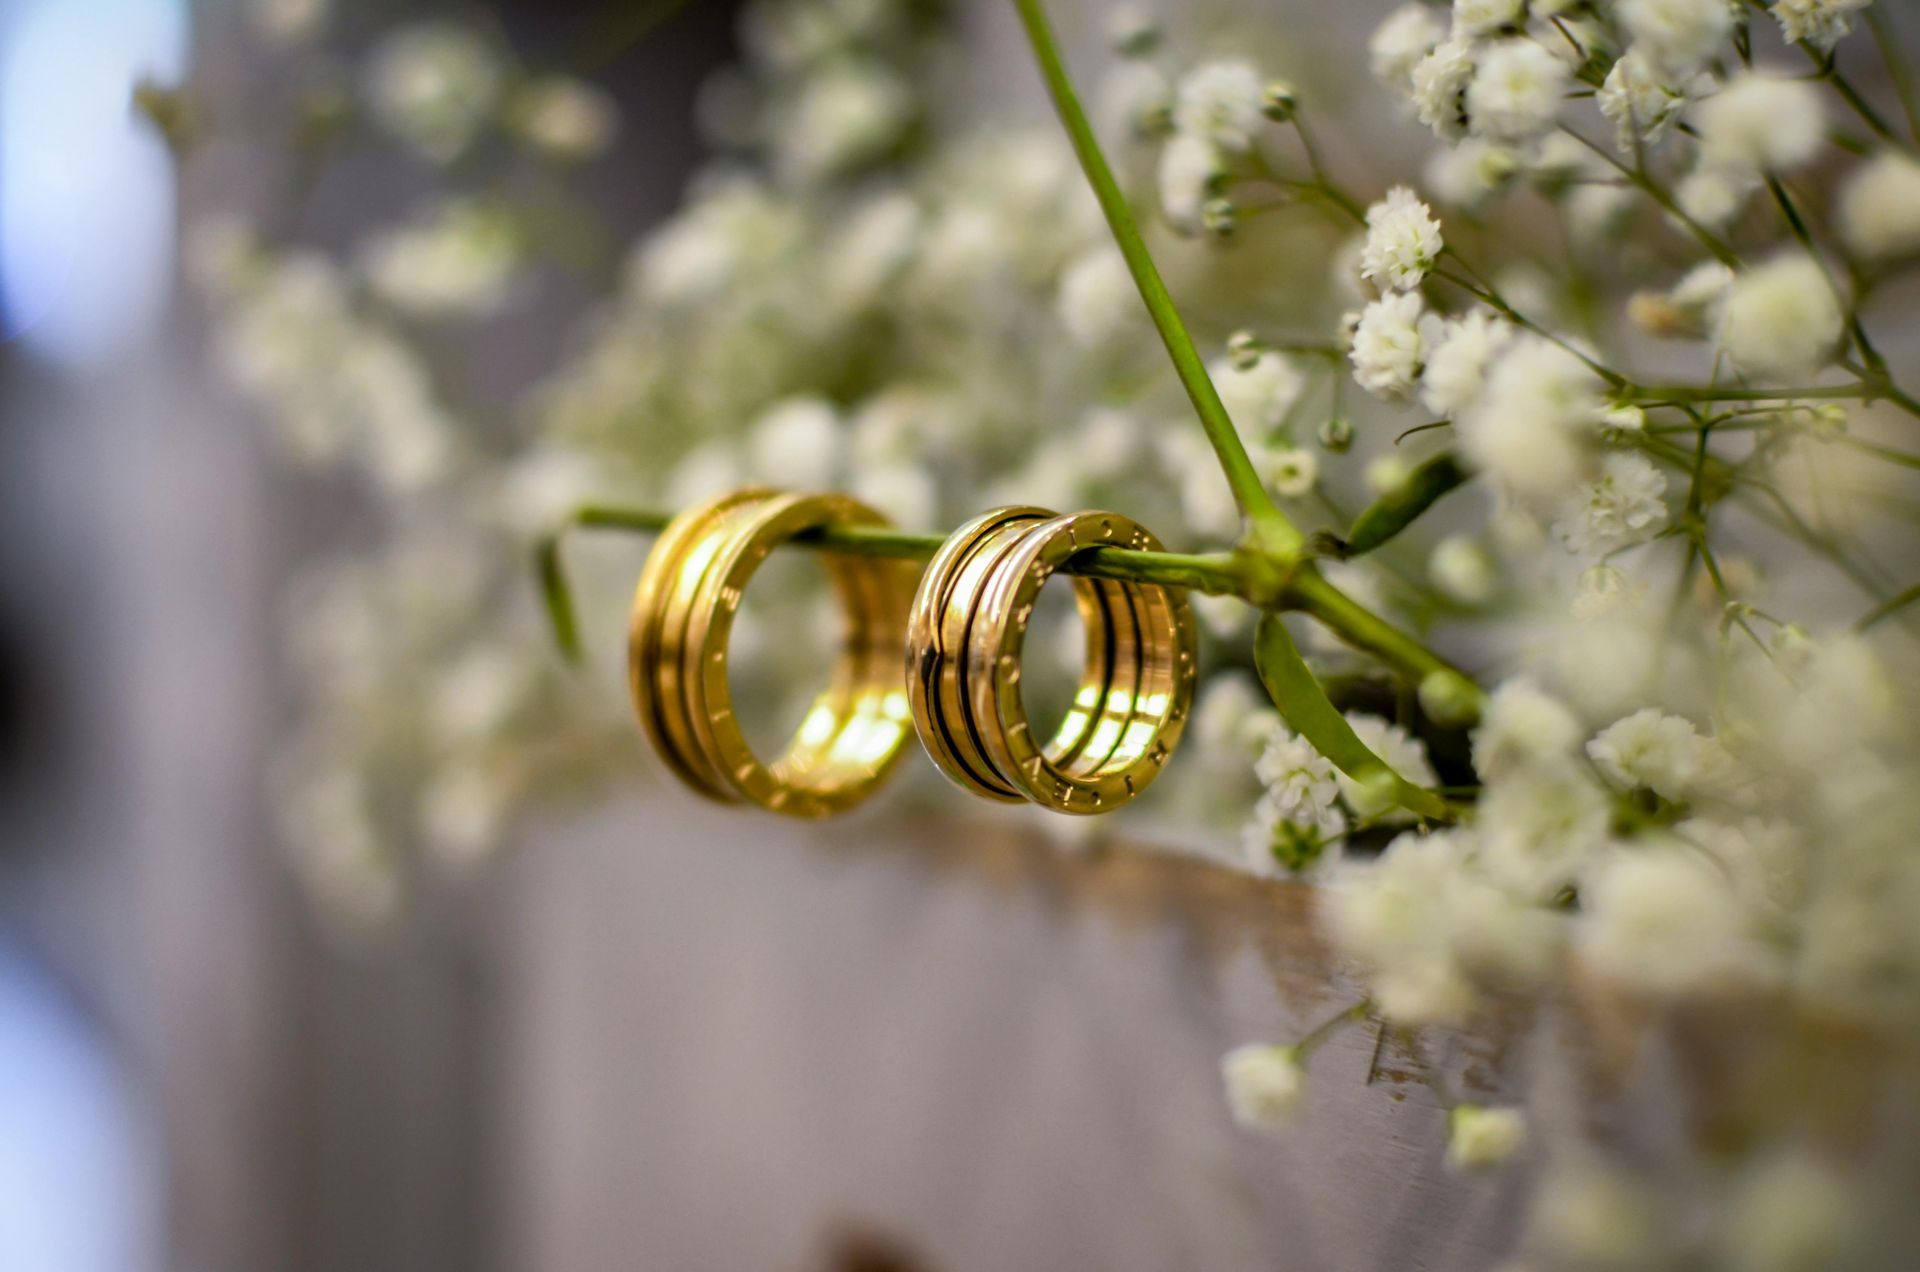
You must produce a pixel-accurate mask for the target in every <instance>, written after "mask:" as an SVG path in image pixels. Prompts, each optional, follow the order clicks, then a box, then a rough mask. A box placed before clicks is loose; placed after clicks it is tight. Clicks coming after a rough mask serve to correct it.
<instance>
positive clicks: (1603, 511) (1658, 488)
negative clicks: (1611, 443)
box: [1553, 451, 1667, 556]
mask: <svg viewBox="0 0 1920 1272" xmlns="http://www.w3.org/2000/svg"><path fill="white" fill-rule="evenodd" d="M1666 493H1667V479H1666V477H1665V476H1664V475H1663V474H1662V473H1661V472H1660V470H1659V469H1658V468H1656V467H1654V465H1653V461H1652V460H1650V459H1648V458H1647V457H1646V456H1645V455H1642V454H1641V453H1640V452H1639V451H1611V452H1609V453H1608V454H1607V457H1606V458H1605V459H1604V460H1602V461H1601V464H1600V474H1599V476H1597V477H1595V478H1594V479H1593V480H1592V481H1590V482H1586V483H1585V484H1583V485H1582V486H1581V487H1580V488H1579V489H1578V490H1576V491H1574V492H1572V493H1571V494H1570V495H1569V497H1568V500H1567V506H1566V508H1565V509H1564V510H1563V512H1562V514H1561V516H1560V518H1559V519H1558V520H1557V521H1555V522H1554V523H1553V532H1554V533H1555V534H1556V535H1558V536H1559V537H1560V540H1561V542H1563V543H1565V544H1566V545H1567V551H1569V552H1572V553H1574V554H1576V555H1578V556H1606V555H1607V554H1609V553H1612V552H1617V551H1619V550H1620V549H1621V548H1625V547H1630V546H1632V545H1633V544H1636V543H1644V542H1646V541H1647V540H1648V539H1651V538H1652V537H1653V536H1654V535H1656V534H1658V533H1659V532H1660V531H1661V529H1662V528H1663V527H1665V525H1666V524H1667V503H1666Z"/></svg>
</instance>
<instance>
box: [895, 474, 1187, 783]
mask: <svg viewBox="0 0 1920 1272" xmlns="http://www.w3.org/2000/svg"><path fill="white" fill-rule="evenodd" d="M1104 546H1118V547H1129V548H1148V549H1158V548H1159V547H1160V543H1159V540H1157V539H1155V538H1154V537H1153V536H1152V535H1151V534H1149V533H1148V532H1147V531H1146V530H1145V529H1143V528H1142V527H1140V526H1139V525H1137V524H1136V523H1134V522H1133V521H1131V520H1129V519H1127V518H1125V517H1122V516H1119V515H1117V514H1113V513H1104V512H1088V513H1076V514H1074V515H1072V516H1065V517H1058V516H1052V515H1051V514H1048V513H1046V512H1044V511H1043V510H1041V509H1038V508H1020V507H1014V508H1001V509H996V510H995V511H993V512H990V513H987V514H985V515H984V516H982V517H978V518H976V519H974V520H973V521H971V522H968V523H967V524H966V525H965V526H962V527H961V528H960V529H959V530H958V531H956V532H955V533H954V535H953V536H952V537H951V538H950V539H949V540H948V541H947V542H946V543H945V544H944V545H942V547H941V550H940V552H939V553H938V554H937V555H936V556H935V557H934V560H933V563H932V564H931V565H930V566H929V567H928V569H927V572H926V574H925V575H924V576H923V577H922V579H921V584H920V588H919V590H918V592H917V593H916V594H915V597H914V610H913V616H912V618H911V620H910V622H909V632H910V638H909V639H910V641H911V644H910V649H909V667H910V671H909V675H908V696H909V700H910V701H911V703H912V706H913V719H914V727H915V729H916V731H918V733H919V734H920V737H921V740H922V742H923V743H925V745H926V747H927V750H928V752H929V754H931V755H932V756H933V758H934V761H935V763H937V764H938V765H939V766H940V768H941V769H942V770H943V771H944V772H946V774H947V775H948V776H949V777H951V778H953V779H954V780H955V781H957V782H959V783H960V785H962V786H963V787H966V788H967V789H969V790H972V791H975V792H976V793H978V794H982V795H985V796H987V797H989V798H993V799H1000V800H1020V799H1028V800H1033V801H1035V802H1037V803H1040V804H1042V805H1045V806H1046V807H1048V808H1053V809H1056V810H1058V811H1061V812H1068V813H1098V812H1106V811H1108V810H1110V809H1113V808H1116V807H1118V806H1119V805H1121V804H1124V803H1125V802H1126V801H1127V800H1129V799H1131V798H1133V797H1134V796H1135V795H1137V794H1139V793H1140V792H1141V791H1143V790H1145V789H1146V788H1147V785H1148V784H1149V783H1150V782H1152V780H1153V779H1154V777H1156V776H1157V775H1158V774H1159V771H1160V769H1161V767H1162V766H1163V765H1164V764H1165V762H1166V759H1167V757H1168V755H1170V754H1171V753H1172V751H1173V748H1174V746H1175V745H1177V744H1178V742H1179V739H1180V735H1181V733H1182V731H1183V730H1184V729H1185V726H1186V719H1187V716H1188V714H1189V713H1190V710H1191V706H1192V699H1193V686H1194V676H1195V663H1194V627H1193V616H1192V610H1191V607H1190V606H1189V605H1188V602H1187V599H1186V595H1185V594H1184V593H1181V592H1174V591H1171V590H1169V589H1167V588H1164V587H1159V586H1156V585H1150V584H1136V583H1123V582H1117V581H1113V580H1105V579H1089V578H1075V579H1074V580H1073V582H1074V599H1075V602H1076V604H1077V606H1078V608H1079V612H1080V618H1081V623H1082V626H1083V627H1084V628H1085V630H1086V663H1085V668H1084V670H1083V671H1082V673H1081V679H1080V684H1079V687H1078V689H1077V690H1076V692H1075V695H1074V701H1073V705H1072V707H1071V708H1070V709H1069V711H1068V713H1067V715H1066V718H1065V719H1064V720H1062V721H1061V724H1060V726H1059V728H1058V729H1057V730H1056V731H1055V732H1054V735H1053V737H1052V738H1051V739H1049V740H1048V741H1047V742H1045V743H1044V744H1042V743H1041V742H1039V741H1038V740H1036V739H1035V738H1034V737H1033V736H1032V728H1031V725H1030V723H1029V721H1028V720H1027V716H1026V710H1025V706H1024V704H1023V703H1022V701H1021V695H1020V674H1021V647H1022V645H1023V644H1024V641H1025V637H1026V630H1027V624H1028V622H1029V621H1030V620H1031V618H1032V614H1033V604H1034V599H1035V598H1036V597H1037V596H1038V595H1039V591H1040V588H1041V587H1042V586H1043V585H1044V584H1045V583H1046V581H1047V579H1048V578H1049V577H1051V576H1052V575H1053V574H1054V573H1055V572H1056V571H1057V570H1058V569H1059V568H1060V566H1061V565H1063V564H1065V562H1066V561H1067V560H1068V559H1069V558H1071V557H1073V556H1074V555H1076V554H1078V553H1080V552H1082V551H1085V550H1087V549H1090V548H1096V547H1104Z"/></svg>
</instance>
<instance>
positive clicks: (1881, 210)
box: [1840, 150, 1920, 260]
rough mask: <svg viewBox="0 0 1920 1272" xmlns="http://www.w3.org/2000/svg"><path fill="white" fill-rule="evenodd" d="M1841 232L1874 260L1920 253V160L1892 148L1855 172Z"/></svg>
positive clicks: (1843, 202) (1844, 198)
mask: <svg viewBox="0 0 1920 1272" xmlns="http://www.w3.org/2000/svg"><path fill="white" fill-rule="evenodd" d="M1840 233H1841V234H1842V236H1844V237H1845V239H1846V240H1847V246H1849V247H1851V248H1852V249H1853V250H1854V251H1855V252H1858V253H1859V254H1860V255H1861V256H1864V257H1867V258H1869V259H1872V260H1885V259H1887V258H1890V257H1896V256H1910V255H1912V254H1914V253H1915V252H1920V162H1916V161H1915V160H1914V159H1913V158H1911V157H1910V156H1908V155H1905V154H1901V153H1899V152H1897V151H1892V150H1889V151H1885V152H1883V153H1881V154H1880V155H1878V156H1877V157H1875V158H1874V159H1873V160H1872V161H1870V162H1869V163H1867V164H1865V165H1864V166H1862V167H1861V168H1860V170H1859V171H1858V172H1856V173H1854V174H1853V176H1852V178H1851V179H1849V180H1848V182H1847V184H1846V188H1845V189H1844V190H1843V191H1842V192H1841V195H1840Z"/></svg>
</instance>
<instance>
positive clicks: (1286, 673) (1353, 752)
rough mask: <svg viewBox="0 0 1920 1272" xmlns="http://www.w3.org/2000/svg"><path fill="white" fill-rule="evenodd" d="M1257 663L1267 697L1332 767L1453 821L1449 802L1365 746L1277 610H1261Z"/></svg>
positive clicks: (1403, 803) (1424, 811) (1409, 805)
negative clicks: (1392, 767)
mask: <svg viewBox="0 0 1920 1272" xmlns="http://www.w3.org/2000/svg"><path fill="white" fill-rule="evenodd" d="M1253 661H1254V666H1255V667H1257V668H1258V669H1259V671H1260V683H1261V684H1263V685H1265V686H1266V687H1267V696H1269V697H1270V698H1272V699H1273V705H1274V706H1276V707H1278V708H1279V709H1280V714H1281V716H1282V717H1283V718H1284V719H1285V720H1286V722H1287V726H1288V727H1289V728H1291V729H1292V730H1293V731H1294V732H1295V733H1298V734H1299V735H1300V736H1301V737H1303V738H1305V739H1306V740H1307V741H1309V742H1311V743H1313V747H1314V749H1315V750H1316V751H1318V752H1320V754H1322V755H1324V756H1326V757H1327V759H1328V760H1329V761H1331V762H1332V764H1333V766H1334V767H1335V768H1337V769H1339V770H1340V771H1341V772H1342V773H1345V774H1346V775H1347V776H1348V777H1350V778H1352V779H1353V780H1354V781H1356V782H1359V783H1361V784H1362V785H1365V786H1370V787H1379V788H1382V789H1384V790H1385V791H1386V792H1387V793H1388V794H1390V795H1391V796H1392V798H1393V801H1394V802H1395V803H1397V804H1399V805H1400V806H1401V807H1402V808H1406V809H1409V810H1411V811H1413V812H1415V813H1418V814H1419V815H1420V816H1422V817H1428V818H1432V819H1433V820H1435V821H1452V820H1453V810H1452V809H1451V808H1449V807H1448V806H1447V802H1446V801H1445V800H1443V799H1441V798H1440V797H1439V796H1438V795H1436V794H1434V793H1433V792H1432V791H1430V790H1427V789H1426V788H1425V787H1423V786H1415V785H1414V784H1413V783H1412V782H1409V781H1407V780H1406V779H1405V778H1403V777H1401V776H1400V775H1399V774H1398V773H1396V772H1394V771H1393V770H1392V769H1391V768H1389V767H1388V766H1387V762H1386V761H1385V760H1383V759H1381V758H1380V757H1379V756H1377V755H1375V754H1374V753H1373V752H1372V751H1371V750H1369V749H1368V748H1367V744H1366V743H1365V742H1362V741H1361V740H1360V735H1359V734H1357V733H1355V732H1354V731H1353V726H1352V725H1350V724H1348V723H1347V718H1346V717H1345V716H1343V715H1341V714H1340V711H1339V708H1337V707H1335V706H1334V705H1333V702H1332V701H1331V700H1330V699H1329V698H1328V697H1327V693H1326V690H1324V689H1322V688H1321V687H1320V682H1319V681H1318V680H1316V679H1314V676H1313V672H1312V671H1310V670H1309V669H1308V667H1307V664H1306V660H1305V659H1303V658H1301V657H1300V651H1299V649H1298V648H1296V647H1295V646H1294V643H1293V637H1292V636H1290V635H1289V634H1288V633H1287V628H1286V625H1285V624H1284V623H1282V622H1281V621H1280V616H1279V615H1278V614H1262V615H1261V616H1260V625H1259V627H1258V628H1256V629H1255V631H1254V638H1253Z"/></svg>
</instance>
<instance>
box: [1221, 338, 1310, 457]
mask: <svg viewBox="0 0 1920 1272" xmlns="http://www.w3.org/2000/svg"><path fill="white" fill-rule="evenodd" d="M1207 373H1208V375H1210V376H1211V377H1212V378H1213V385H1214V388H1215V389H1217V390H1218V391H1219V393H1220V401H1221V403H1222V404H1223V405H1225V406H1226V408H1227V414H1228V415H1229V416H1231V417H1232V419H1233V422H1234V424H1235V425H1236V426H1237V427H1238V428H1239V429H1240V431H1241V432H1243V433H1249V434H1252V435H1254V436H1260V435H1263V434H1265V433H1267V432H1269V431H1271V430H1273V429H1276V428H1278V427H1279V426H1280V425H1281V423H1282V422H1284V421H1285V420H1286V418H1287V412H1289V411H1291V410H1292V409H1293V404H1294V403H1295V402H1296V401H1298V400H1299V398H1300V392H1301V390H1302V389H1304V388H1305V387H1306V378H1305V377H1304V376H1302V375H1301V374H1300V371H1299V369H1298V368H1296V367H1295V366H1294V365H1293V362H1292V361H1291V360H1290V359H1289V358H1287V357H1286V356H1285V355H1284V354H1280V353H1275V352H1273V351H1272V350H1265V351H1262V352H1261V353H1259V354H1258V355H1257V356H1256V357H1254V359H1253V360H1252V362H1250V363H1248V364H1247V365H1245V366H1242V365H1241V364H1240V363H1239V362H1238V361H1236V360H1235V359H1234V358H1233V357H1232V356H1228V357H1224V358H1216V359H1214V360H1213V361H1212V362H1211V363H1209V364H1208V366H1207Z"/></svg>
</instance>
